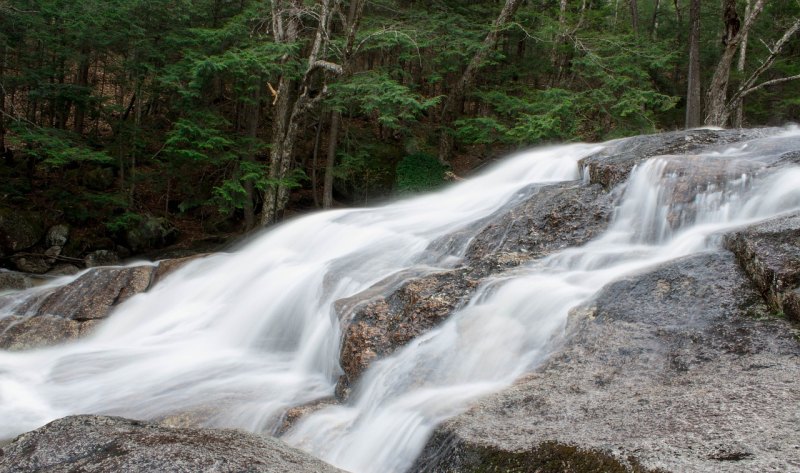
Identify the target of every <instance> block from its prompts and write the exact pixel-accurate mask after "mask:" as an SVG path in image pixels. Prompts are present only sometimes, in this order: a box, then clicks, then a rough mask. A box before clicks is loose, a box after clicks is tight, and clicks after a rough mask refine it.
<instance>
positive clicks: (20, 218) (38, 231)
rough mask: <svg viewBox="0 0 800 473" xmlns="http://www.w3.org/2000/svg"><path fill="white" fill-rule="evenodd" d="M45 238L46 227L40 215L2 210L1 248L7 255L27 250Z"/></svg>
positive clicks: (0, 223)
mask: <svg viewBox="0 0 800 473" xmlns="http://www.w3.org/2000/svg"><path fill="white" fill-rule="evenodd" d="M43 237H44V227H43V226H42V217H41V216H40V215H39V214H37V213H35V212H29V211H23V210H10V209H0V247H2V248H3V249H4V250H5V251H6V252H7V253H10V252H15V251H22V250H26V249H28V248H30V247H32V246H34V245H35V244H36V243H38V242H39V241H40V240H41V239H42V238H43Z"/></svg>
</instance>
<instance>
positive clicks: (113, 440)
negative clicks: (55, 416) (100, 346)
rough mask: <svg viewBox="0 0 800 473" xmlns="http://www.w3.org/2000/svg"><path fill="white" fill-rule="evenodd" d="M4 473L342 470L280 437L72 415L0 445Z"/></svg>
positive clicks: (321, 472)
mask: <svg viewBox="0 0 800 473" xmlns="http://www.w3.org/2000/svg"><path fill="white" fill-rule="evenodd" d="M0 471H4V472H8V473H28V472H31V473H33V472H40V471H48V472H53V473H59V472H64V473H66V472H78V471H80V472H87V473H89V472H110V471H113V472H119V473H124V472H142V471H159V472H176V473H177V472H187V473H190V472H191V473H194V472H198V471H214V472H244V471H247V472H269V473H283V472H285V473H302V472H309V473H312V472H314V473H316V472H319V473H334V472H341V470H338V469H336V468H334V467H332V466H330V465H328V464H326V463H324V462H322V461H320V460H317V459H316V458H314V457H312V456H311V455H309V454H307V453H305V452H302V451H300V450H297V449H295V448H292V447H289V446H288V445H286V444H284V443H283V442H281V441H280V440H277V439H274V438H269V437H262V436H258V435H255V434H250V433H246V432H242V431H237V430H212V429H176V428H169V427H164V426H160V425H157V424H151V423H146V422H140V421H135V420H128V419H123V418H120V417H102V416H88V415H84V416H70V417H65V418H63V419H59V420H56V421H53V422H51V423H49V424H47V425H46V426H44V427H42V428H39V429H37V430H34V431H32V432H29V433H26V434H23V435H21V436H19V437H17V438H16V439H15V440H14V441H13V442H11V443H10V444H8V445H6V446H4V447H2V449H0Z"/></svg>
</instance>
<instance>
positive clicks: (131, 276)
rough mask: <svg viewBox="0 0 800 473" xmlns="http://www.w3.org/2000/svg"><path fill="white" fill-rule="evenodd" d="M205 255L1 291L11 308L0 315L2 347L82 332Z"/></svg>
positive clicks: (3, 306)
mask: <svg viewBox="0 0 800 473" xmlns="http://www.w3.org/2000/svg"><path fill="white" fill-rule="evenodd" d="M203 256H205V255H195V256H192V257H186V258H180V259H175V260H163V261H160V262H158V263H157V264H155V265H152V264H147V265H141V266H127V267H98V268H91V269H89V270H88V271H86V272H84V273H83V274H82V275H81V276H79V277H78V278H77V279H75V280H74V281H71V282H69V283H67V284H64V285H62V286H57V287H55V288H51V289H44V290H41V291H39V292H38V293H37V294H36V295H33V296H31V297H28V298H26V299H24V300H21V301H17V299H16V297H17V296H16V295H15V294H14V293H11V294H7V295H5V296H0V310H2V311H3V312H5V313H6V314H9V313H10V315H7V316H6V317H3V318H0V349H7V350H26V349H32V348H39V347H44V346H49V345H54V344H57V343H61V342H65V341H69V340H74V339H76V338H79V337H81V336H84V335H86V334H88V333H90V332H91V330H92V329H93V328H94V326H95V325H96V324H97V323H98V322H99V321H100V320H102V319H105V318H106V317H108V316H109V315H110V314H111V312H112V311H113V310H114V308H116V307H117V306H118V305H119V304H121V303H123V302H125V301H126V300H128V299H130V298H131V297H133V296H135V295H136V294H140V293H142V292H145V291H147V290H148V289H150V288H152V287H153V286H154V285H155V284H157V283H158V282H160V281H162V280H163V279H164V278H165V277H167V276H168V275H169V274H171V273H172V272H174V271H176V270H178V269H180V268H181V267H183V266H184V265H186V264H188V263H189V262H191V261H194V260H195V259H198V258H202V257H203ZM9 274H11V275H16V274H17V273H8V272H2V273H0V283H2V281H3V279H2V277H3V276H4V275H9ZM9 277H11V276H9ZM15 281H16V279H14V280H12V282H15ZM15 283H16V282H15Z"/></svg>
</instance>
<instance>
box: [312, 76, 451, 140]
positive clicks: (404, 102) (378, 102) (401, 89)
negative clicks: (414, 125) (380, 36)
mask: <svg viewBox="0 0 800 473" xmlns="http://www.w3.org/2000/svg"><path fill="white" fill-rule="evenodd" d="M330 89H331V99H330V100H329V101H328V103H329V104H330V105H331V106H332V108H334V109H335V110H338V111H345V110H349V109H352V111H354V112H356V113H360V114H363V115H365V116H367V117H372V118H373V119H375V120H377V121H378V123H380V124H381V125H383V126H385V127H387V128H391V129H399V128H401V127H402V126H403V125H404V124H405V123H408V122H410V121H413V120H414V119H416V117H417V116H418V115H419V114H420V113H421V112H423V111H425V110H426V109H428V108H430V107H433V106H434V105H436V104H437V103H438V102H439V99H440V98H439V97H434V98H431V99H424V98H423V97H421V96H420V95H419V94H417V93H414V92H412V91H411V89H409V88H408V87H406V86H404V85H402V84H400V83H398V82H397V81H396V80H394V79H392V78H391V77H389V75H388V74H386V73H385V72H379V71H368V72H364V73H361V74H356V75H354V76H352V77H350V78H348V79H347V80H344V81H341V82H337V83H335V84H333V85H331V87H330Z"/></svg>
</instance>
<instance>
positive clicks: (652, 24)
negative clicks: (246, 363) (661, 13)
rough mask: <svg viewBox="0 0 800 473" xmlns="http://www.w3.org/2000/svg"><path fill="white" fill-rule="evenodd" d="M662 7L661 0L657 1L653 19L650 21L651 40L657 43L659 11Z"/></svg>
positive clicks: (654, 6)
mask: <svg viewBox="0 0 800 473" xmlns="http://www.w3.org/2000/svg"><path fill="white" fill-rule="evenodd" d="M660 6H661V0H656V1H655V5H653V19H652V20H651V21H650V39H652V40H653V41H655V39H656V37H657V36H658V9H659V7H660Z"/></svg>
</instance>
